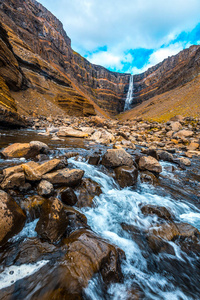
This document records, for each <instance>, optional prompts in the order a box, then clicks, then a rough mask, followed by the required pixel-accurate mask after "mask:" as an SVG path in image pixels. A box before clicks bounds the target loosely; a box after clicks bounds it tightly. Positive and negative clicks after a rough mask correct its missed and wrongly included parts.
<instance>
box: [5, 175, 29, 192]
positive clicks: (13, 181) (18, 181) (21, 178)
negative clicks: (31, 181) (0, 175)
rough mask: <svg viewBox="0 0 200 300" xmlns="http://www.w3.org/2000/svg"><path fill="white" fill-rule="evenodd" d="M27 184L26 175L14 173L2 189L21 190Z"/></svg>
mask: <svg viewBox="0 0 200 300" xmlns="http://www.w3.org/2000/svg"><path fill="white" fill-rule="evenodd" d="M24 184H25V175H24V173H23V172H20V173H14V174H12V175H10V176H9V177H6V178H5V179H4V180H3V181H2V183H1V188H2V189H5V190H6V189H15V188H20V187H21V186H23V185H24Z"/></svg>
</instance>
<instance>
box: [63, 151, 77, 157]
mask: <svg viewBox="0 0 200 300" xmlns="http://www.w3.org/2000/svg"><path fill="white" fill-rule="evenodd" d="M78 155H79V153H78V152H67V153H65V156H66V158H71V157H75V156H78Z"/></svg>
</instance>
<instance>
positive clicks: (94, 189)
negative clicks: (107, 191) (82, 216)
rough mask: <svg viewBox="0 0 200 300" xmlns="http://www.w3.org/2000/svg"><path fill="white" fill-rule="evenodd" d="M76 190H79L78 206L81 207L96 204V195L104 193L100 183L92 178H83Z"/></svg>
mask: <svg viewBox="0 0 200 300" xmlns="http://www.w3.org/2000/svg"><path fill="white" fill-rule="evenodd" d="M76 191H77V192H78V201H77V203H76V206H77V207H79V208H81V207H92V206H94V203H93V199H94V197H95V196H99V195H100V194H101V193H102V190H101V187H100V185H99V184H98V183H97V182H95V181H93V180H92V179H90V178H83V179H82V181H81V184H80V186H79V187H78V188H77V189H76Z"/></svg>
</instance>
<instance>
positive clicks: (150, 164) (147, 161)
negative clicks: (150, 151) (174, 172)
mask: <svg viewBox="0 0 200 300" xmlns="http://www.w3.org/2000/svg"><path fill="white" fill-rule="evenodd" d="M139 169H140V170H148V171H150V172H155V173H161V172H162V166H161V165H160V163H159V162H158V161H157V160H156V159H155V158H153V157H152V156H142V157H141V158H140V160H139Z"/></svg>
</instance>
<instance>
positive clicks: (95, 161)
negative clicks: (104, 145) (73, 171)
mask: <svg viewBox="0 0 200 300" xmlns="http://www.w3.org/2000/svg"><path fill="white" fill-rule="evenodd" d="M99 161H100V155H98V154H93V155H90V156H89V158H88V164H90V165H93V166H97V165H98V164H99Z"/></svg>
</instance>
